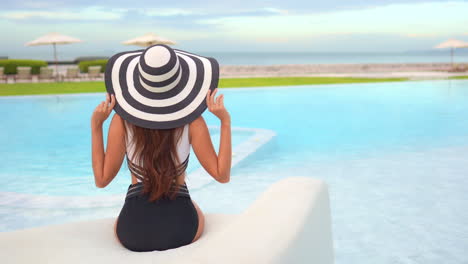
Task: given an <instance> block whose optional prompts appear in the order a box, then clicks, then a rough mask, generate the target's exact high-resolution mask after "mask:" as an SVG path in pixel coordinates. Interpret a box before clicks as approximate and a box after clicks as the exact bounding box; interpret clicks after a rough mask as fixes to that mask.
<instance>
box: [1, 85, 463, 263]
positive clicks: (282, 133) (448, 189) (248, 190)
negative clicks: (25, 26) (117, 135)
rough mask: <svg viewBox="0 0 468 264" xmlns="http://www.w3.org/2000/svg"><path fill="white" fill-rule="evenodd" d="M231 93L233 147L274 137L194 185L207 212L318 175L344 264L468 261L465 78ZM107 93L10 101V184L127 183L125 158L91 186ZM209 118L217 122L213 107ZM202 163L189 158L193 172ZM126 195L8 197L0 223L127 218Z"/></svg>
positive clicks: (18, 188)
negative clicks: (227, 174)
mask: <svg viewBox="0 0 468 264" xmlns="http://www.w3.org/2000/svg"><path fill="white" fill-rule="evenodd" d="M221 93H224V94H225V104H226V107H227V108H228V109H229V111H230V113H231V117H232V126H233V127H239V128H244V129H240V130H237V131H235V132H233V144H234V146H241V145H242V144H243V143H244V142H245V141H247V140H249V139H252V135H253V134H255V133H257V132H256V131H257V130H256V129H258V131H260V132H262V131H263V132H262V133H266V134H265V135H269V136H271V134H268V131H273V132H274V133H275V136H274V137H271V138H270V140H269V141H268V142H263V143H264V144H263V145H262V146H261V147H260V148H258V151H256V152H254V153H253V154H251V155H249V156H247V157H246V158H245V159H243V160H242V161H241V162H239V163H238V164H236V166H235V167H234V168H233V170H232V178H231V182H230V183H229V184H217V183H215V182H213V181H208V182H203V183H202V184H198V186H197V188H193V189H192V190H191V193H192V197H193V198H194V199H195V200H196V201H197V202H198V203H199V205H200V207H201V208H202V209H203V210H204V211H205V212H216V213H239V212H241V211H242V210H243V209H245V208H247V207H248V205H249V204H250V203H252V202H253V201H254V200H255V198H256V197H257V196H258V195H259V194H260V193H261V192H263V191H264V190H265V189H266V188H267V187H268V186H269V185H270V184H271V183H273V182H275V181H277V180H279V179H281V178H285V177H289V176H309V177H315V178H320V179H323V180H325V181H326V182H327V183H328V185H329V188H330V198H331V209H332V221H333V223H332V224H333V226H332V227H333V236H334V246H335V255H336V262H337V263H464V262H466V260H467V258H466V254H465V251H466V250H465V249H466V245H468V227H467V226H466V222H467V220H468V202H467V198H468V196H467V193H468V177H466V176H467V175H468V170H467V168H468V165H467V164H468V163H467V161H468V122H466V119H467V118H466V117H467V116H468V81H464V80H457V81H455V80H450V81H449V80H443V81H420V82H401V83H400V82H398V83H379V84H353V85H320V86H296V87H275V88H243V89H223V90H221ZM103 98H104V96H103V94H86V95H73V96H70V95H60V96H27V97H5V98H0V112H1V113H3V115H2V125H1V128H2V129H1V130H0V154H1V157H2V159H0V193H3V194H5V193H11V192H17V193H23V194H31V195H38V196H40V195H43V194H49V195H51V196H60V197H61V198H63V197H65V198H66V197H67V196H70V197H71V196H80V197H83V196H85V197H91V198H95V197H96V196H100V197H104V196H106V195H111V194H118V193H124V192H125V190H126V188H127V186H128V184H129V182H130V181H129V179H130V178H129V177H130V176H129V174H128V172H127V171H126V170H127V169H126V167H125V165H124V166H123V167H122V170H121V172H120V173H119V175H118V176H117V177H116V179H115V182H113V183H111V185H110V186H109V189H107V188H106V189H103V190H102V189H97V188H95V187H94V183H93V175H92V169H91V159H90V143H91V138H90V131H89V122H90V116H91V113H92V110H93V109H94V107H95V106H96V105H97V104H98V103H99V102H100V101H102V100H103ZM204 117H205V119H206V120H207V123H208V124H209V125H211V126H216V125H217V124H218V121H217V120H216V118H215V117H214V116H213V115H211V113H208V112H205V113H204ZM108 123H109V121H107V122H106V124H105V127H106V128H107V127H108ZM249 129H251V130H249ZM212 131H213V132H214V134H213V137H214V140H216V137H217V135H216V128H215V127H213V128H212ZM260 132H259V133H260ZM105 134H106V133H105ZM105 137H106V135H105ZM253 142H255V140H253ZM217 144H218V142H215V148H216V149H217ZM247 145H248V146H249V144H247ZM198 168H199V164H198V163H197V161H196V158H195V155H193V154H192V155H191V160H190V163H189V172H190V173H193V172H195V171H196V170H197V169H198ZM190 173H189V178H190V177H191V175H193V174H190ZM213 193H216V194H219V195H218V196H216V197H214V195H213ZM0 195H2V194H0ZM1 197H2V199H4V198H5V196H1ZM122 202H123V201H119V200H116V201H114V202H113V203H112V202H111V203H108V204H105V205H99V206H91V205H93V203H90V204H89V206H81V207H80V206H78V205H77V206H74V207H73V206H70V204H68V206H62V207H51V208H48V207H47V206H40V205H41V200H40V199H39V200H38V201H36V203H35V204H34V205H39V206H25V205H22V204H21V200H18V203H16V204H15V203H10V204H5V203H4V204H1V205H0V217H1V219H2V221H1V222H0V231H7V230H15V229H19V228H24V227H29V226H37V225H43V224H51V223H59V222H65V221H75V220H82V219H93V218H99V217H110V216H116V215H117V214H118V212H119V210H120V207H121V205H122ZM64 203H65V202H64Z"/></svg>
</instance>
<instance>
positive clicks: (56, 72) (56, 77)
mask: <svg viewBox="0 0 468 264" xmlns="http://www.w3.org/2000/svg"><path fill="white" fill-rule="evenodd" d="M53 45H54V61H55V80H56V81H57V79H58V61H57V46H56V44H55V43H54V44H53Z"/></svg>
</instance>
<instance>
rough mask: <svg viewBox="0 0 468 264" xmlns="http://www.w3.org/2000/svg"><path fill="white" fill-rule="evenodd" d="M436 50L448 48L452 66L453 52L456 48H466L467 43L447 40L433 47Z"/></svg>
mask: <svg viewBox="0 0 468 264" xmlns="http://www.w3.org/2000/svg"><path fill="white" fill-rule="evenodd" d="M434 48H436V49H446V48H450V59H451V60H450V61H451V63H452V66H453V52H454V50H455V49H456V48H468V42H464V41H461V40H457V39H449V40H447V41H445V42H442V43H440V44H439V45H437V46H435V47H434Z"/></svg>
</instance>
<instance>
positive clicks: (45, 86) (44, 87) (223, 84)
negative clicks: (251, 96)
mask: <svg viewBox="0 0 468 264" xmlns="http://www.w3.org/2000/svg"><path fill="white" fill-rule="evenodd" d="M406 80H408V79H407V78H348V77H339V78H336V77H271V78H263V77H262V78H225V79H220V81H219V88H228V87H258V86H283V85H305V84H311V85H312V84H339V83H370V82H395V81H406ZM105 91H106V89H105V87H104V82H63V83H15V84H0V96H5V95H33V94H67V93H93V92H105Z"/></svg>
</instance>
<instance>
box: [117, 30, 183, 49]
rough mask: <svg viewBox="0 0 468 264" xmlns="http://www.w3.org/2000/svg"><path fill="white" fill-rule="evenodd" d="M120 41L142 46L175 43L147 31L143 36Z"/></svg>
mask: <svg viewBox="0 0 468 264" xmlns="http://www.w3.org/2000/svg"><path fill="white" fill-rule="evenodd" d="M122 43H123V44H125V45H137V46H142V47H149V46H151V45H156V44H167V45H174V44H176V42H174V41H172V40H168V39H166V38H163V37H160V36H158V35H156V34H154V33H147V34H145V35H143V36H140V37H137V38H133V39H129V40H127V41H124V42H122Z"/></svg>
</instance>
